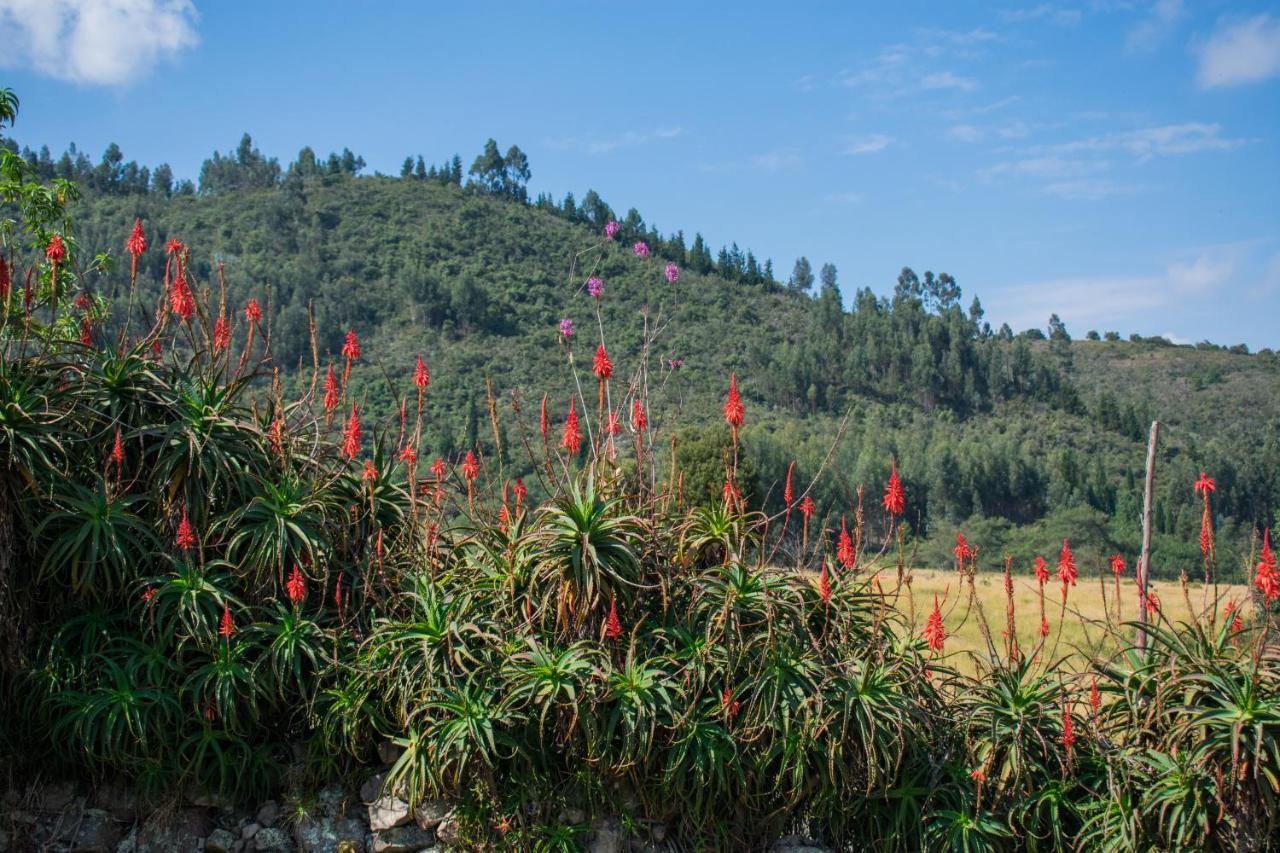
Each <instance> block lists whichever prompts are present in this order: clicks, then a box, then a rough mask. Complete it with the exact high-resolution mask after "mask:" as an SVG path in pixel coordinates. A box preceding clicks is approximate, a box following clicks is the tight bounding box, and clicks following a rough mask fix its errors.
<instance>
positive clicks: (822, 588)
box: [818, 560, 831, 604]
mask: <svg viewBox="0 0 1280 853" xmlns="http://www.w3.org/2000/svg"><path fill="white" fill-rule="evenodd" d="M818 595H819V597H821V598H822V603H823V604H830V603H831V580H830V579H829V578H828V577H827V561H826V560H823V561H822V574H820V575H818Z"/></svg>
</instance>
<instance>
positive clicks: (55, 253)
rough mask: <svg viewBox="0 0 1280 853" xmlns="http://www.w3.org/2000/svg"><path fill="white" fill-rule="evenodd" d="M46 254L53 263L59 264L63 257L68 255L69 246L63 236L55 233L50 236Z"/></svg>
mask: <svg viewBox="0 0 1280 853" xmlns="http://www.w3.org/2000/svg"><path fill="white" fill-rule="evenodd" d="M44 256H45V257H46V258H48V259H49V262H50V263H52V264H59V263H61V262H62V259H63V258H65V257H66V256H67V247H66V245H65V244H64V243H63V242H62V237H61V236H59V235H58V234H54V235H53V236H52V237H50V238H49V245H47V246H45V249H44Z"/></svg>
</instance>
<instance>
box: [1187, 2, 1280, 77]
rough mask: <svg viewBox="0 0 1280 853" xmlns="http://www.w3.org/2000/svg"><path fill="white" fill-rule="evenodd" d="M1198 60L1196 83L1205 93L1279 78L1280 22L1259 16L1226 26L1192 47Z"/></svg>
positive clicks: (1220, 24)
mask: <svg viewBox="0 0 1280 853" xmlns="http://www.w3.org/2000/svg"><path fill="white" fill-rule="evenodd" d="M1192 50H1193V52H1194V53H1195V54H1196V55H1197V57H1198V59H1199V66H1198V68H1197V69H1196V83H1197V84H1198V85H1199V86H1200V88H1202V89H1214V88H1218V87H1220V86H1239V85H1242V84H1245V83H1257V82H1260V81H1262V80H1266V79H1268V78H1271V77H1275V76H1276V75H1278V74H1280V21H1278V20H1276V19H1275V18H1273V17H1272V16H1270V15H1266V14H1263V15H1257V16H1255V17H1252V18H1249V19H1247V20H1244V21H1236V22H1234V23H1228V24H1223V23H1222V22H1221V21H1220V22H1219V24H1218V27H1217V29H1216V30H1215V31H1214V33H1213V34H1212V35H1211V36H1210V37H1209V38H1208V40H1206V41H1204V42H1203V43H1198V44H1196V45H1194V46H1193V48H1192Z"/></svg>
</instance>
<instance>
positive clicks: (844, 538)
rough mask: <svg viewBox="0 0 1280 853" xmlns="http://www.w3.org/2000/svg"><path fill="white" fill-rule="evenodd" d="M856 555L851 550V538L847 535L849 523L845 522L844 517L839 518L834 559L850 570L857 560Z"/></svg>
mask: <svg viewBox="0 0 1280 853" xmlns="http://www.w3.org/2000/svg"><path fill="white" fill-rule="evenodd" d="M857 557H858V555H857V554H855V553H854V552H853V539H852V538H851V537H850V536H849V525H848V524H846V523H845V520H844V517H843V516H841V518H840V544H839V545H838V546H837V547H836V559H838V560H839V561H840V565H842V566H844V567H845V568H846V569H849V570H852V569H853V565H854V563H855V562H857Z"/></svg>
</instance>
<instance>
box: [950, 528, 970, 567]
mask: <svg viewBox="0 0 1280 853" xmlns="http://www.w3.org/2000/svg"><path fill="white" fill-rule="evenodd" d="M951 553H953V554H955V555H956V562H957V563H959V565H960V568H961V569H963V568H964V564H965V563H966V562H968V561H969V560H971V559H973V549H972V548H970V547H969V540H967V539H965V538H964V534H963V533H957V534H956V547H954V548H952V549H951Z"/></svg>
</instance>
